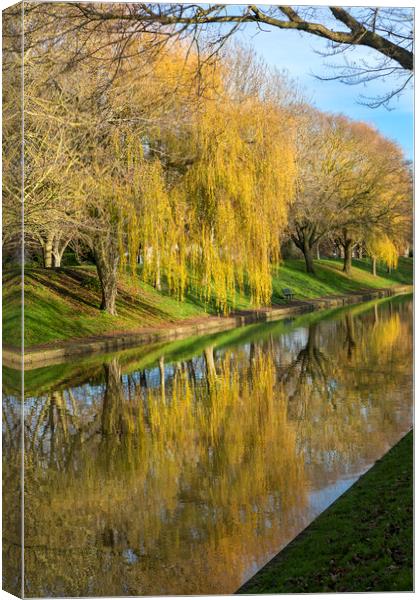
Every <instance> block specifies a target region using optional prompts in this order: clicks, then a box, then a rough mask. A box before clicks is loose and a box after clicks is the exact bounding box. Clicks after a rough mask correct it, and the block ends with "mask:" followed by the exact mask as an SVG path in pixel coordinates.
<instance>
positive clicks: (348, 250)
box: [343, 240, 353, 275]
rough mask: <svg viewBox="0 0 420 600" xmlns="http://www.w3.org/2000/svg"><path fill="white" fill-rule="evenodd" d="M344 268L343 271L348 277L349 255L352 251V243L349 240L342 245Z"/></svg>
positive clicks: (349, 270)
mask: <svg viewBox="0 0 420 600" xmlns="http://www.w3.org/2000/svg"><path fill="white" fill-rule="evenodd" d="M343 247H344V266H343V271H344V272H345V273H347V275H350V273H351V255H352V250H353V242H352V241H351V240H345V242H344V244H343Z"/></svg>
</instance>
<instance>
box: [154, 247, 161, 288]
mask: <svg viewBox="0 0 420 600" xmlns="http://www.w3.org/2000/svg"><path fill="white" fill-rule="evenodd" d="M155 288H156V289H157V291H158V292H160V291H161V289H162V286H161V283H160V255H159V252H157V256H156V276H155Z"/></svg>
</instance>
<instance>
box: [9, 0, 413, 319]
mask: <svg viewBox="0 0 420 600" xmlns="http://www.w3.org/2000/svg"><path fill="white" fill-rule="evenodd" d="M45 6H46V5H42V7H43V10H41V11H40V12H39V11H37V10H36V8H35V9H33V10H32V9H31V10H29V11H28V12H27V13H26V16H25V43H26V46H25V47H26V50H25V53H24V60H23V79H22V78H21V75H22V72H21V46H20V41H19V34H20V33H21V32H20V30H19V27H20V21H19V18H18V17H19V15H18V16H16V14H15V13H13V11H12V12H10V13H9V14H8V13H7V11H6V16H5V20H4V29H5V36H4V39H5V40H6V41H5V42H4V45H5V49H4V64H3V71H4V77H5V86H4V108H3V124H4V125H3V127H4V136H3V164H4V199H3V203H4V208H3V215H4V217H3V252H4V254H3V255H4V257H5V258H6V260H7V259H9V260H12V259H13V257H16V256H20V252H21V244H20V240H21V238H22V236H23V239H24V243H25V254H26V256H25V258H27V259H31V258H33V257H37V256H39V257H41V258H42V262H43V266H44V267H45V268H54V267H55V268H56V267H60V266H61V261H62V257H63V254H64V252H65V251H66V250H68V249H71V250H72V251H73V253H74V254H75V255H76V257H77V258H78V259H79V260H80V261H86V260H88V261H92V262H93V263H94V264H95V266H96V269H97V274H98V278H99V282H100V286H101V291H102V302H101V309H103V310H105V311H107V312H109V313H111V314H115V312H116V296H117V286H118V278H119V275H120V273H122V272H124V273H126V272H128V273H130V274H131V276H132V277H133V278H134V277H139V276H140V277H141V278H142V279H143V280H144V281H146V282H148V283H150V284H152V285H154V286H155V287H156V288H157V289H160V288H161V287H162V285H165V286H166V287H167V289H168V290H169V292H170V293H171V294H173V295H175V296H176V297H177V298H179V299H180V300H182V299H183V298H184V295H185V293H186V291H187V290H188V289H189V288H191V287H196V288H197V289H199V290H200V293H201V294H202V296H203V298H204V299H205V300H206V301H210V300H211V301H214V302H215V304H216V305H217V307H218V309H219V310H220V311H224V312H226V311H227V310H228V309H229V307H230V306H231V305H232V303H233V299H234V297H235V292H236V290H237V289H238V288H239V289H244V288H246V289H248V290H249V292H250V295H251V299H252V302H253V304H254V305H256V306H260V305H264V304H268V303H269V302H270V300H271V292H272V288H271V285H272V284H271V271H272V267H273V265H277V264H278V263H279V261H280V260H281V245H282V243H283V242H284V241H285V240H286V239H291V240H292V241H293V243H294V244H295V245H296V247H297V248H298V249H299V250H300V251H301V252H302V255H303V257H304V259H305V264H306V268H307V271H308V272H309V273H314V271H315V269H314V264H313V258H312V257H313V252H314V248H315V246H316V245H317V244H319V243H320V242H321V241H322V240H330V241H331V242H332V243H334V244H336V245H337V247H341V248H342V249H343V253H344V269H345V271H346V272H348V273H349V272H350V270H351V257H352V252H353V250H354V248H355V246H356V245H357V246H358V247H362V248H363V251H364V253H365V254H366V255H368V256H370V257H372V260H373V262H374V263H375V261H376V260H384V261H386V262H387V263H388V264H389V265H390V266H394V265H395V261H396V258H397V257H398V254H400V253H401V252H402V251H403V250H404V249H405V248H406V246H407V244H408V243H409V242H410V235H411V233H410V232H411V172H410V167H409V165H408V164H407V162H406V161H405V160H404V155H403V153H402V151H401V149H400V148H399V147H398V146H397V145H396V144H395V143H393V142H392V141H390V140H388V139H386V138H384V137H383V136H382V135H381V134H380V133H379V132H378V131H376V130H375V129H374V128H373V127H371V126H369V125H367V124H365V123H361V122H355V121H351V120H350V119H348V118H346V117H344V116H342V115H339V116H337V115H330V114H325V113H322V112H320V111H319V110H317V109H315V108H314V107H312V106H311V105H310V104H309V103H308V102H307V101H306V100H305V98H304V97H303V95H302V93H301V92H300V91H299V89H298V85H297V84H296V82H294V81H293V80H292V79H291V78H290V77H289V76H286V75H285V74H284V73H281V72H279V71H277V70H276V69H273V68H269V67H268V66H267V65H266V64H265V63H264V62H263V61H262V60H261V59H259V58H258V57H256V56H255V54H254V53H253V52H252V50H250V49H247V48H243V47H241V46H236V45H233V44H230V45H229V46H228V47H227V49H226V50H225V51H218V52H217V53H215V52H212V48H211V46H208V47H207V48H206V49H205V50H203V48H200V50H197V49H195V47H194V45H193V44H192V43H188V38H186V39H183V40H180V39H177V38H174V37H173V36H171V35H169V34H168V40H167V43H165V44H162V43H161V39H162V38H161V37H160V38H159V44H157V43H156V38H155V36H154V34H153V32H150V31H144V32H140V33H138V32H136V31H132V30H130V35H128V34H127V35H125V36H121V32H120V31H119V30H116V29H115V27H114V26H113V21H112V20H111V19H110V20H109V21H106V20H101V21H100V26H98V27H97V28H94V27H89V28H88V29H85V28H83V27H80V26H79V23H78V21H77V20H76V21H75V19H74V16H73V17H72V15H71V14H70V15H69V14H68V12H66V10H67V9H66V7H64V5H60V4H58V5H48V15H49V19H48V20H45V19H44V17H45V12H44V11H45ZM58 34H59V35H58ZM160 35H162V33H160ZM193 39H194V38H193ZM22 83H23V85H24V96H23V98H24V100H23V105H22V106H21V91H22V88H21V86H22ZM20 108H21V109H22V110H20ZM21 115H23V119H24V131H25V133H24V144H23V153H21V143H20V141H21V140H20V138H21V127H20V124H21ZM22 162H23V170H22ZM22 179H23V197H21V182H22ZM21 200H22V201H23V220H22V203H21Z"/></svg>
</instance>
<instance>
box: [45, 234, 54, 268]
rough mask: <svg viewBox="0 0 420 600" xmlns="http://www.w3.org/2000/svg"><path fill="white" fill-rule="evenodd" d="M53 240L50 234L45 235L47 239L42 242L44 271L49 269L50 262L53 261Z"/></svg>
mask: <svg viewBox="0 0 420 600" xmlns="http://www.w3.org/2000/svg"><path fill="white" fill-rule="evenodd" d="M53 239H54V236H53V234H52V233H49V234H48V235H47V239H46V240H45V242H44V246H43V251H44V267H45V268H46V269H51V267H52V261H53V254H52V250H53Z"/></svg>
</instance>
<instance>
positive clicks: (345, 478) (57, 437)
mask: <svg viewBox="0 0 420 600" xmlns="http://www.w3.org/2000/svg"><path fill="white" fill-rule="evenodd" d="M18 382H19V374H17V373H16V372H15V373H14V372H13V371H11V370H9V369H5V374H4V391H5V394H4V398H3V413H4V418H3V434H4V442H3V444H4V446H3V459H4V467H3V468H4V473H5V481H6V487H5V492H4V494H5V495H6V498H5V508H4V523H5V524H6V525H5V541H4V557H5V558H4V561H5V562H4V572H6V569H7V570H8V572H9V575H8V578H9V581H7V582H6V583H7V584H8V588H9V589H10V588H12V587H13V586H15V587H16V586H18V585H19V577H20V573H19V570H18V568H17V564H18V558H19V554H18V553H19V551H18V540H19V534H20V532H19V526H18V522H17V521H16V520H15V521H14V518H13V515H11V514H9V512H8V511H9V510H11V509H8V508H7V506H8V502H7V501H8V499H9V500H11V496H12V495H13V494H14V493H16V490H15V489H14V488H13V485H12V484H11V478H12V477H13V475H16V471H15V472H14V473H13V469H14V466H15V467H16V465H18V464H19V435H18V431H19V425H18V423H19V410H20V408H19V403H18V400H17V397H18V395H17V392H16V389H17V386H18ZM25 389H26V394H25V405H24V415H25V422H24V428H25V431H24V434H25V504H24V513H25V526H24V535H25V551H24V554H25V563H24V564H25V595H27V596H38V597H42V596H80V595H83V596H90V595H92V596H94V595H103V596H110V595H150V594H152V595H159V594H212V593H219V594H228V593H232V592H234V591H235V590H237V589H238V588H239V587H240V585H241V584H242V583H244V582H245V581H246V580H247V579H248V578H249V577H251V576H252V575H253V574H254V573H255V572H256V571H257V570H258V569H259V568H260V567H261V566H262V565H264V564H265V563H266V562H267V561H268V560H269V559H270V558H271V557H272V556H273V555H274V554H276V553H277V552H278V551H279V550H280V549H281V548H282V547H284V546H285V545H286V544H287V543H288V542H289V541H290V540H292V539H293V538H294V537H295V536H296V535H297V534H298V533H299V532H300V531H301V530H302V529H303V528H305V527H306V526H307V525H308V524H309V523H310V522H311V521H312V520H313V519H314V518H315V517H316V516H317V515H318V514H319V513H320V512H321V511H323V510H324V509H325V508H326V507H327V506H328V505H329V504H331V502H333V501H334V500H335V499H336V498H337V497H338V496H339V495H340V494H342V493H343V492H344V491H345V490H346V489H347V488H348V487H349V486H350V485H351V484H352V483H353V482H354V481H355V479H357V478H358V477H359V476H360V474H361V473H363V472H364V471H366V469H367V468H368V467H369V466H370V465H371V464H372V463H373V462H374V461H375V460H377V459H378V458H379V457H381V456H382V455H383V454H384V453H385V452H386V451H387V450H388V449H389V448H390V447H391V446H392V445H394V444H395V443H396V442H397V441H398V440H399V439H400V438H401V437H402V436H403V435H404V434H405V433H406V432H407V431H408V430H409V429H410V428H411V425H412V298H411V297H400V298H394V299H391V300H386V301H379V302H371V303H368V304H365V305H359V306H355V307H352V308H348V309H340V310H335V311H328V312H327V311H324V313H319V314H311V315H307V316H304V317H299V318H297V319H295V320H293V321H291V320H289V321H279V322H276V323H269V324H264V325H253V326H249V327H246V328H242V329H238V330H234V331H231V332H226V333H222V334H217V335H211V336H205V337H200V338H194V339H191V340H188V341H182V342H180V341H178V342H174V343H172V344H166V345H162V344H161V345H154V346H151V347H149V348H145V347H143V348H141V349H137V350H130V351H125V352H120V353H117V354H114V355H107V356H104V357H102V358H99V359H98V358H96V359H89V360H87V359H85V360H84V361H82V362H79V363H72V364H66V365H55V366H53V367H49V368H44V369H35V370H32V371H28V372H26V374H25ZM16 468H17V467H16ZM15 487H16V486H15ZM11 504H12V505H13V502H11ZM14 506H15V508H16V502H15V503H14Z"/></svg>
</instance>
